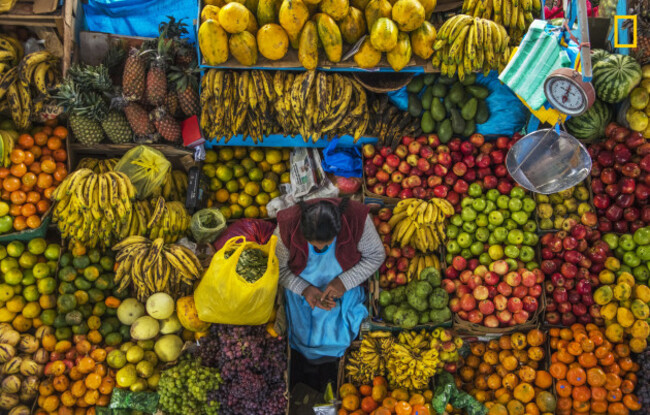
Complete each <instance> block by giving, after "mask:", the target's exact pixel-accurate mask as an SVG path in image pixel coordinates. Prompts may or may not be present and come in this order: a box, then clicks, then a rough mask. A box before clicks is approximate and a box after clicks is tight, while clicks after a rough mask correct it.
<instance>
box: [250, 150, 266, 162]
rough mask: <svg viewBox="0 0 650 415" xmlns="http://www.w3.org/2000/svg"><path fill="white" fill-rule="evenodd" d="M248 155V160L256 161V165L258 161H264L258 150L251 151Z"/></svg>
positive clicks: (261, 153)
mask: <svg viewBox="0 0 650 415" xmlns="http://www.w3.org/2000/svg"><path fill="white" fill-rule="evenodd" d="M249 155H250V158H252V159H253V160H254V161H256V162H258V163H259V162H260V161H262V160H264V152H263V151H262V150H260V149H254V150H251V151H250V153H249Z"/></svg>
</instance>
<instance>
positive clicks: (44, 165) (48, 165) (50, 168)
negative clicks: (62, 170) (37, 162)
mask: <svg viewBox="0 0 650 415" xmlns="http://www.w3.org/2000/svg"><path fill="white" fill-rule="evenodd" d="M41 170H43V173H54V171H55V170H56V163H55V162H54V160H51V159H45V160H43V159H41Z"/></svg>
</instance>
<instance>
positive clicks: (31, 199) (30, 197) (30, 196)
mask: <svg viewBox="0 0 650 415" xmlns="http://www.w3.org/2000/svg"><path fill="white" fill-rule="evenodd" d="M27 174H31V173H27ZM26 176H27V175H25V176H23V179H24V178H25V177H26ZM34 183H36V175H34ZM39 200H41V194H40V193H38V192H35V191H33V190H32V191H29V192H27V203H34V204H35V203H38V201H39Z"/></svg>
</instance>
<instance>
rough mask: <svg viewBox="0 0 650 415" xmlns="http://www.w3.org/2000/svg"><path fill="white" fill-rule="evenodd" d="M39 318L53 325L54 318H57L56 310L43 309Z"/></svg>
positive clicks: (46, 323)
mask: <svg viewBox="0 0 650 415" xmlns="http://www.w3.org/2000/svg"><path fill="white" fill-rule="evenodd" d="M39 318H40V319H41V321H42V322H43V324H45V325H46V326H51V325H53V324H54V319H55V318H56V310H43V311H42V312H41V315H40V316H39Z"/></svg>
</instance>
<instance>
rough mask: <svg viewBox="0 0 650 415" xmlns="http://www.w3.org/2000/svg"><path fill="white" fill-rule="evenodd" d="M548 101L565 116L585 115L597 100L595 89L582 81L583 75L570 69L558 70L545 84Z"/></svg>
mask: <svg viewBox="0 0 650 415" xmlns="http://www.w3.org/2000/svg"><path fill="white" fill-rule="evenodd" d="M544 94H545V95H546V99H547V100H548V102H549V103H550V104H551V105H552V106H553V108H555V109H557V110H558V111H560V112H561V113H563V114H567V115H571V116H573V117H575V116H578V115H581V114H584V113H585V112H587V110H588V109H589V108H590V107H591V106H592V105H593V103H594V100H595V98H596V93H595V91H594V87H593V86H592V85H591V83H589V82H583V81H582V75H581V74H580V73H579V72H577V71H575V70H573V69H570V68H560V69H556V70H555V71H553V72H552V73H551V75H549V76H548V78H546V81H545V82H544Z"/></svg>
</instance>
